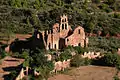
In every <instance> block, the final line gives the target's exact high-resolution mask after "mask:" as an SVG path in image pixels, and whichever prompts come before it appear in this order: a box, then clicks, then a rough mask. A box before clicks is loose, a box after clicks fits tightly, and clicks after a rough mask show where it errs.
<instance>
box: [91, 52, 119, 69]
mask: <svg viewBox="0 0 120 80" xmlns="http://www.w3.org/2000/svg"><path fill="white" fill-rule="evenodd" d="M92 64H93V65H101V66H112V67H116V68H117V69H120V56H119V55H118V54H117V53H114V54H112V53H106V54H105V55H104V56H103V57H102V58H99V59H96V60H92Z"/></svg>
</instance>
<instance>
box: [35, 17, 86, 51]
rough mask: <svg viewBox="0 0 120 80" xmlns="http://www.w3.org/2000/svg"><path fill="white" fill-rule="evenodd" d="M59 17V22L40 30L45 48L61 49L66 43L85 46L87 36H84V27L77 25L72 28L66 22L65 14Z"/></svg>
mask: <svg viewBox="0 0 120 80" xmlns="http://www.w3.org/2000/svg"><path fill="white" fill-rule="evenodd" d="M60 18H61V21H60V24H59V23H55V24H54V25H53V28H52V29H51V30H47V31H43V32H42V34H43V38H44V44H45V46H46V49H47V50H49V49H63V48H64V47H67V46H68V45H71V46H81V47H87V45H88V38H87V37H86V36H85V32H84V28H83V27H81V26H77V27H76V28H75V29H74V30H73V29H72V28H71V26H70V25H69V24H68V17H67V15H63V16H61V17H60ZM37 37H38V38H39V35H37Z"/></svg>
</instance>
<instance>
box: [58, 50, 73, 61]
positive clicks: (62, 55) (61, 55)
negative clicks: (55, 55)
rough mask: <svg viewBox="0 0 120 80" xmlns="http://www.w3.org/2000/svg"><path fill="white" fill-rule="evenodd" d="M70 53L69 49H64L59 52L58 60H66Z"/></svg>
mask: <svg viewBox="0 0 120 80" xmlns="http://www.w3.org/2000/svg"><path fill="white" fill-rule="evenodd" d="M71 58H72V55H71V51H70V50H69V49H66V50H64V52H62V53H61V54H60V60H61V61H63V60H67V59H71Z"/></svg>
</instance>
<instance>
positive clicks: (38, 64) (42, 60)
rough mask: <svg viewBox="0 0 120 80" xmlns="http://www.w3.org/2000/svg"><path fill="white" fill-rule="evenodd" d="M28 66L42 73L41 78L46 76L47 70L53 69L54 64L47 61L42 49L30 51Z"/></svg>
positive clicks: (47, 74)
mask: <svg viewBox="0 0 120 80" xmlns="http://www.w3.org/2000/svg"><path fill="white" fill-rule="evenodd" d="M31 54H32V55H31V58H32V59H30V62H29V64H30V67H31V68H32V69H35V70H36V71H38V72H40V73H42V74H41V75H40V76H41V77H42V78H45V79H46V78H48V76H49V72H50V71H51V70H53V69H54V64H53V62H52V61H47V57H46V56H45V54H46V53H45V51H44V50H39V49H37V50H35V51H33V52H32V53H31Z"/></svg>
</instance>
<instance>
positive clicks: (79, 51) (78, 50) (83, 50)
mask: <svg viewBox="0 0 120 80" xmlns="http://www.w3.org/2000/svg"><path fill="white" fill-rule="evenodd" d="M74 50H76V51H77V53H78V54H83V53H84V52H88V50H87V48H82V47H80V46H76V47H74Z"/></svg>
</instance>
